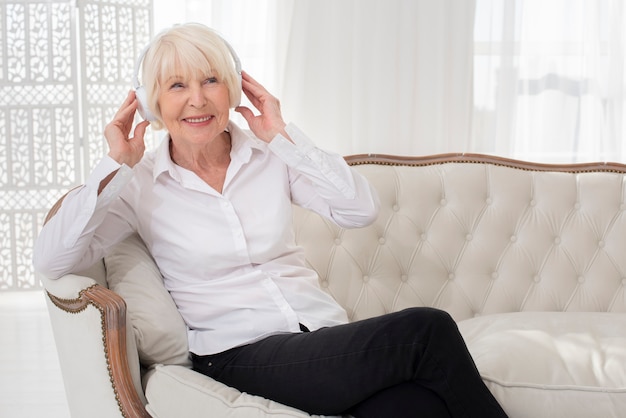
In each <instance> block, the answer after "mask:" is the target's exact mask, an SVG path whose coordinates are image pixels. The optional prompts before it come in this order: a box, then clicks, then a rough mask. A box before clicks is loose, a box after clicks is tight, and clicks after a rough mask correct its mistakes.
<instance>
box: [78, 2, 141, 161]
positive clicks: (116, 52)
mask: <svg viewBox="0 0 626 418" xmlns="http://www.w3.org/2000/svg"><path fill="white" fill-rule="evenodd" d="M151 10H152V0H131V1H127V0H121V1H93V0H92V1H89V2H85V3H84V7H82V8H81V10H80V16H81V19H80V21H81V33H82V34H83V51H84V53H83V54H82V60H83V62H82V66H81V69H82V70H81V76H82V80H83V87H84V88H83V89H82V100H83V102H84V106H83V109H84V110H85V112H84V113H83V124H84V126H85V135H86V137H87V142H86V143H87V145H88V146H86V147H85V149H84V153H85V154H84V159H85V162H86V164H85V170H86V172H88V171H89V170H90V169H91V167H93V166H94V164H96V163H97V162H98V161H99V160H100V158H102V155H104V154H105V153H106V152H107V149H108V148H107V144H106V141H105V139H104V136H103V135H102V132H103V129H104V126H105V124H106V123H107V122H108V121H109V120H111V118H112V117H113V115H114V114H115V112H116V111H117V109H118V108H119V105H120V104H121V103H122V101H123V100H124V98H125V97H126V94H127V93H128V90H129V89H130V87H131V79H132V76H133V71H134V69H135V61H136V58H137V55H138V54H139V52H140V51H141V50H142V49H143V47H144V46H145V45H146V44H147V43H148V41H149V39H150V36H151V33H152V12H151ZM147 145H149V144H147Z"/></svg>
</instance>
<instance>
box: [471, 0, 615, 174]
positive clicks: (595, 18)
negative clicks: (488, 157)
mask: <svg viewBox="0 0 626 418" xmlns="http://www.w3.org/2000/svg"><path fill="white" fill-rule="evenodd" d="M476 1H477V9H476V25H475V33H474V37H475V42H476V44H475V67H474V83H475V84H474V103H475V109H474V124H473V128H474V129H473V143H472V148H473V149H474V150H477V151H484V152H492V153H497V154H500V155H506V156H512V157H516V158H521V159H529V160H539V161H544V162H577V161H607V160H614V161H623V160H624V159H625V158H624V157H626V155H624V154H625V151H626V149H625V148H624V146H623V145H622V143H623V134H624V120H625V117H626V113H625V110H626V108H625V107H624V98H625V96H624V93H625V90H624V87H625V85H624V83H625V76H626V73H625V68H624V63H625V62H624V59H625V53H626V50H625V42H626V38H625V34H626V32H625V31H626V28H625V23H626V15H625V13H626V7H625V6H624V3H623V1H622V0H550V1H545V0H507V1H502V0H476Z"/></svg>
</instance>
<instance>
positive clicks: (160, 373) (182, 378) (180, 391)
mask: <svg viewBox="0 0 626 418" xmlns="http://www.w3.org/2000/svg"><path fill="white" fill-rule="evenodd" d="M144 382H145V387H146V398H147V399H148V405H146V410H147V411H148V412H149V413H150V415H151V416H153V417H174V416H176V417H185V418H194V417H197V418H201V417H206V416H208V415H207V411H210V416H215V417H246V418H251V417H258V418H261V417H272V418H279V417H283V418H286V417H301V418H304V417H310V415H309V414H307V413H305V412H302V411H299V410H297V409H294V408H291V407H288V406H285V405H283V404H280V403H278V402H274V401H271V400H268V399H264V398H261V397H259V396H254V395H250V394H248V393H242V392H239V391H238V390H236V389H233V388H231V387H228V386H226V385H224V384H222V383H219V382H217V381H215V380H213V379H211V378H210V377H207V376H204V375H202V374H200V373H197V372H194V371H193V370H189V369H187V368H184V367H179V366H157V367H155V368H154V370H151V371H150V372H148V374H146V376H145V378H144ZM172 399H176V402H172ZM313 416H315V417H318V416H319V415H313Z"/></svg>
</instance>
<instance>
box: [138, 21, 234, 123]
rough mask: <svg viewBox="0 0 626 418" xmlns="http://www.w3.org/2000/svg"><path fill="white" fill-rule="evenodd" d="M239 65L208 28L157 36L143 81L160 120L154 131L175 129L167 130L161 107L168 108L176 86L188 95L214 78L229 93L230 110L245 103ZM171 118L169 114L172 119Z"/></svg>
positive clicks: (180, 28) (188, 26) (195, 27)
mask: <svg viewBox="0 0 626 418" xmlns="http://www.w3.org/2000/svg"><path fill="white" fill-rule="evenodd" d="M235 61H236V60H235V58H234V55H232V54H231V52H230V49H229V47H228V45H227V44H226V43H225V42H224V40H223V39H222V38H221V37H220V36H219V35H218V34H217V33H216V32H214V31H213V30H212V29H210V28H207V27H206V26H204V25H201V24H197V23H186V24H182V25H175V26H173V27H172V28H170V29H167V30H165V31H163V32H161V33H160V34H159V35H157V37H156V38H155V39H154V40H153V41H152V43H151V45H150V47H149V48H148V49H147V51H146V53H145V56H144V58H143V62H142V77H141V79H142V80H141V81H142V84H143V85H144V88H145V91H146V96H147V98H148V107H149V108H150V110H151V111H152V113H153V114H154V115H155V116H156V118H157V120H156V121H154V122H152V124H151V126H152V128H153V129H162V128H163V127H166V128H167V129H170V128H171V127H170V126H164V125H167V124H166V123H165V119H166V118H165V116H164V115H162V109H161V106H163V105H165V106H168V104H167V103H164V100H165V98H166V97H167V100H168V101H169V100H170V94H169V93H171V92H172V91H171V90H170V89H171V87H172V84H173V82H182V86H183V89H182V91H187V90H189V88H190V87H193V84H194V82H200V83H201V84H202V83H204V82H205V81H207V80H208V79H210V78H211V77H213V78H215V79H216V80H217V82H218V84H219V85H220V88H222V87H225V88H226V89H227V90H228V92H229V93H228V94H229V100H228V102H229V106H230V107H235V106H236V105H237V103H239V100H240V99H241V84H240V81H239V76H238V75H237V71H236V66H235ZM175 78H178V80H175ZM176 91H178V92H180V90H176ZM172 96H173V94H172ZM209 110H210V109H209ZM213 110H215V109H213ZM200 114H201V112H199V113H198V115H200ZM171 116H172V115H171V114H168V117H171ZM170 122H171V120H170ZM168 123H169V122H168ZM172 127H173V126H172Z"/></svg>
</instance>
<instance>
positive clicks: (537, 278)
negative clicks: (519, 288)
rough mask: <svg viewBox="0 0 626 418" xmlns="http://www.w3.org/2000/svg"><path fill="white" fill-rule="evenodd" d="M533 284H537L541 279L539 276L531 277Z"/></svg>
mask: <svg viewBox="0 0 626 418" xmlns="http://www.w3.org/2000/svg"><path fill="white" fill-rule="evenodd" d="M533 280H534V282H535V283H539V282H540V281H541V277H540V276H539V275H537V276H535V277H533Z"/></svg>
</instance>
